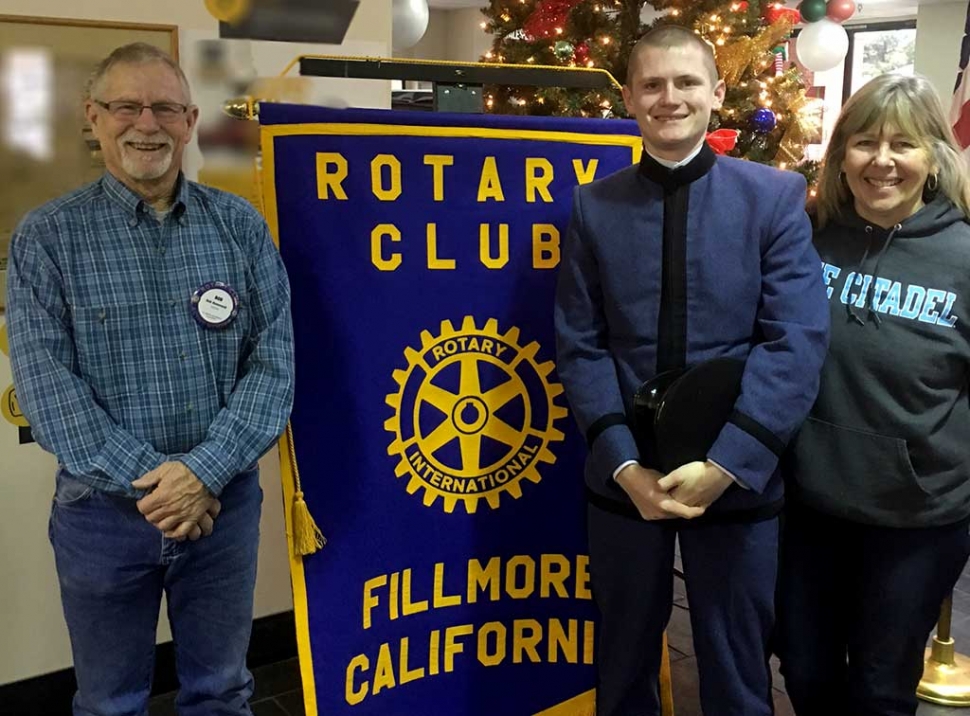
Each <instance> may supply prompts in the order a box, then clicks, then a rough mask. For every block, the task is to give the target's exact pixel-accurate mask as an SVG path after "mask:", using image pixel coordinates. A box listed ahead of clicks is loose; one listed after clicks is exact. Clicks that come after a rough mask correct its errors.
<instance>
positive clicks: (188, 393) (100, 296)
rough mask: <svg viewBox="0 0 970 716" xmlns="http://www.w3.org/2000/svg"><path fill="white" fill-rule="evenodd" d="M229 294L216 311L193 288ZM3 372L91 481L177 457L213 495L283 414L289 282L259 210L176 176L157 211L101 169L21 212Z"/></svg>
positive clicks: (107, 486)
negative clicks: (208, 319) (207, 321)
mask: <svg viewBox="0 0 970 716" xmlns="http://www.w3.org/2000/svg"><path fill="white" fill-rule="evenodd" d="M211 281H221V282H223V283H226V284H228V285H229V286H230V287H231V288H232V289H234V291H235V292H236V293H237V294H238V296H239V313H238V314H237V316H236V318H235V320H234V321H233V322H232V323H231V324H229V325H228V326H227V327H225V328H222V329H216V330H213V329H211V328H205V327H203V326H202V325H200V324H199V323H198V322H197V321H196V320H195V319H194V318H193V313H192V303H191V298H192V294H193V293H194V292H195V291H196V290H197V289H199V288H200V287H201V286H203V285H204V284H206V283H209V282H211ZM7 323H8V332H9V341H10V358H11V365H12V368H13V375H14V383H15V385H16V390H17V397H18V400H19V402H20V406H21V409H22V410H23V413H24V415H25V417H26V418H27V420H28V421H29V422H30V425H31V429H32V431H33V435H34V438H35V439H36V440H37V442H38V443H39V444H40V445H41V447H43V448H44V449H45V450H48V451H49V452H52V453H54V455H56V456H57V459H58V460H59V462H60V463H61V466H62V468H63V469H64V470H66V471H67V472H68V473H70V474H71V475H72V476H74V477H76V478H77V479H78V480H81V481H83V482H85V483H87V484H89V485H91V486H93V487H95V488H97V489H99V490H103V491H105V492H111V493H115V494H121V495H128V496H132V497H135V496H138V494H139V492H138V491H137V490H135V489H134V488H133V487H131V482H132V481H133V480H136V479H138V478H139V477H141V476H142V475H144V474H145V473H147V472H149V471H151V470H153V469H154V468H156V467H158V466H159V465H161V464H162V463H163V462H165V461H167V460H180V461H181V462H183V463H184V464H185V465H186V466H188V467H189V468H190V469H191V470H192V472H194V473H195V474H196V476H198V478H199V479H200V480H201V481H202V482H203V483H204V484H205V485H206V487H208V488H209V490H210V491H211V492H212V493H213V494H214V495H219V494H220V492H221V491H222V488H223V487H225V486H226V484H227V483H228V482H229V480H231V479H232V477H233V476H234V475H236V474H238V473H240V472H242V471H244V470H245V469H247V468H249V467H251V466H252V465H253V464H254V463H255V462H256V460H257V459H258V458H259V456H260V455H262V454H263V453H264V452H266V451H267V450H268V449H269V448H270V447H271V446H272V445H273V443H274V442H275V441H276V439H277V437H278V436H279V435H280V433H281V432H282V431H283V429H284V427H285V426H286V421H287V419H288V417H289V414H290V408H291V406H292V402H293V328H292V323H291V319H290V289H289V282H288V281H287V278H286V273H285V271H284V268H283V263H282V261H281V260H280V256H279V253H278V252H277V251H276V248H275V247H274V246H273V243H272V240H271V238H270V235H269V231H268V229H267V227H266V222H264V221H263V219H262V217H261V216H260V215H259V214H258V213H257V212H256V210H255V209H254V208H253V207H252V206H251V205H250V204H248V203H247V202H246V201H244V200H243V199H240V198H239V197H236V196H233V195H232V194H228V193H225V192H222V191H218V190H215V189H211V188H209V187H205V186H201V185H199V184H195V183H193V182H190V181H188V180H185V179H184V178H182V179H181V180H180V181H179V188H178V191H177V195H176V198H175V202H174V204H173V207H172V210H171V212H170V213H169V214H168V215H167V216H165V217H164V218H163V219H162V220H161V221H160V220H159V218H158V217H156V215H155V213H154V211H153V209H152V208H151V206H149V205H147V204H146V203H145V202H144V201H142V200H141V199H140V198H139V197H138V196H137V195H136V194H134V193H133V192H131V191H130V190H129V189H127V188H126V187H125V186H124V185H123V184H121V183H120V182H119V181H118V180H117V179H115V178H114V177H112V176H111V175H110V174H105V175H104V177H102V178H101V179H100V180H99V181H97V182H95V183H93V184H90V185H88V186H86V187H83V188H82V189H79V190H78V191H75V192H73V193H71V194H68V195H66V196H64V197H61V198H60V199H57V200H55V201H53V202H50V203H48V204H46V205H44V206H42V207H40V208H39V209H36V210H35V211H32V212H30V213H29V214H28V215H27V216H26V217H25V218H24V220H23V221H22V222H21V224H20V226H19V227H18V228H17V230H16V231H15V232H14V236H13V241H12V243H11V247H10V256H9V264H8V278H7Z"/></svg>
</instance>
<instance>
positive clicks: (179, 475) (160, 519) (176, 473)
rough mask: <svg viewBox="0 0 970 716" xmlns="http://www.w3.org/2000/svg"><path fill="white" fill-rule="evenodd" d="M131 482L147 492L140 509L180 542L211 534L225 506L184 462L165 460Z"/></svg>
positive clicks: (165, 534)
mask: <svg viewBox="0 0 970 716" xmlns="http://www.w3.org/2000/svg"><path fill="white" fill-rule="evenodd" d="M131 484H132V487H135V488H137V489H139V490H147V491H148V494H147V495H146V496H145V497H142V498H141V499H140V500H138V503H137V505H138V511H139V512H141V513H142V514H143V515H144V516H145V519H146V520H148V521H149V522H151V523H152V524H153V525H155V527H157V528H158V529H159V530H160V531H161V533H162V534H163V535H164V536H165V537H168V538H170V539H174V540H176V541H178V542H181V541H183V540H186V539H188V540H191V541H195V540H197V539H199V538H200V537H208V536H209V535H210V534H212V529H213V527H214V524H215V519H216V517H218V516H219V512H220V510H221V509H222V505H221V504H220V503H219V500H217V499H216V498H215V497H213V496H212V493H210V492H209V490H208V489H207V488H206V486H205V485H203V484H202V481H201V480H199V478H197V477H196V476H195V473H193V472H192V471H191V470H190V469H189V468H188V467H186V466H185V465H184V464H182V463H181V462H177V461H171V462H166V463H162V464H161V465H159V466H158V467H157V468H155V469H154V470H152V471H151V472H148V473H146V474H144V475H142V476H141V477H139V478H138V479H137V480H135V481H133V482H132V483H131Z"/></svg>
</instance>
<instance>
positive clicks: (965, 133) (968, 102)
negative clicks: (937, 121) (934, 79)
mask: <svg viewBox="0 0 970 716" xmlns="http://www.w3.org/2000/svg"><path fill="white" fill-rule="evenodd" d="M968 61H970V3H968V4H967V20H966V24H965V25H964V28H963V42H962V43H961V44H960V70H959V72H958V73H957V81H956V86H955V87H954V88H953V108H952V109H951V110H950V121H951V123H952V125H953V133H954V134H955V135H956V138H957V142H959V143H960V146H961V147H963V148H964V150H967V151H965V152H964V153H965V154H970V72H968V71H967V70H968V67H967V65H968Z"/></svg>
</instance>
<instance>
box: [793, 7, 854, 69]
mask: <svg viewBox="0 0 970 716" xmlns="http://www.w3.org/2000/svg"><path fill="white" fill-rule="evenodd" d="M848 51H849V36H848V35H847V34H846V33H845V28H844V27H842V25H840V24H839V23H837V22H833V21H832V20H829V19H828V18H827V17H825V18H822V19H821V20H818V21H817V22H810V23H808V24H807V25H805V28H804V29H803V30H802V31H801V33H800V34H799V35H798V38H797V39H796V40H795V54H796V55H798V60H799V62H801V63H802V64H803V65H805V66H806V67H807V68H808V69H810V70H812V71H813V72H824V71H825V70H830V69H832V68H833V67H835V66H836V65H838V64H839V63H840V62H841V61H842V60H844V59H845V54H846V53H847V52H848Z"/></svg>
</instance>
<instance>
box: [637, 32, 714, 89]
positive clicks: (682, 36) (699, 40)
mask: <svg viewBox="0 0 970 716" xmlns="http://www.w3.org/2000/svg"><path fill="white" fill-rule="evenodd" d="M688 46H693V47H696V48H698V49H699V50H700V51H701V52H702V53H703V56H704V64H706V65H707V70H708V73H709V74H710V76H711V84H712V85H716V84H717V81H718V73H717V62H716V61H715V59H714V47H713V46H712V45H711V43H709V42H708V41H707V40H705V39H704V38H703V37H701V36H700V35H698V34H697V33H696V32H694V31H692V30H688V29H687V28H686V27H681V26H680V25H661V26H660V27H655V28H654V29H652V30H651V31H650V32H648V33H647V34H645V35H644V36H643V37H641V38H640V39H639V40H637V44H635V45H634V46H633V49H632V50H630V59H629V61H628V63H627V66H626V84H627V86H628V87H629V86H630V83H631V82H632V81H633V73H634V72H635V71H636V67H637V59H638V58H639V56H640V53H641V52H643V51H644V50H646V49H647V48H648V47H659V48H661V49H664V50H668V49H670V48H671V47H688Z"/></svg>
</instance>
